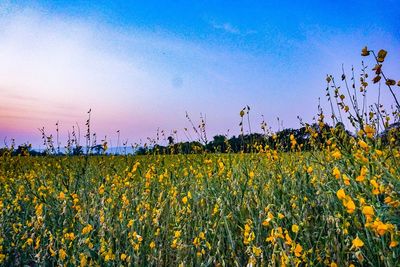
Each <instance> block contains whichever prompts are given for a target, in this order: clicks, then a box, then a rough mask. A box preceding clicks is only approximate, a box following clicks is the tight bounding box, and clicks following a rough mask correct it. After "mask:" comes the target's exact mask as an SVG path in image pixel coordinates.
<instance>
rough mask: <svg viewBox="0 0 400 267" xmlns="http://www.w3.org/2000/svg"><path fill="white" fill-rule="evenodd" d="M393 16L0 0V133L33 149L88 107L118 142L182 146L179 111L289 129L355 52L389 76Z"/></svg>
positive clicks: (285, 4) (357, 7)
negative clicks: (171, 138) (176, 141)
mask: <svg viewBox="0 0 400 267" xmlns="http://www.w3.org/2000/svg"><path fill="white" fill-rule="evenodd" d="M399 15H400V5H399V2H398V1H379V2H378V1H268V2H266V1H252V2H244V1H170V2H167V1H16V2H15V1H3V2H2V3H1V4H0V59H1V60H0V78H1V79H0V98H1V99H2V100H3V103H5V104H4V105H3V106H2V107H0V126H1V128H0V137H1V138H2V139H3V138H5V137H7V138H11V137H14V138H16V139H17V142H25V141H28V140H29V141H30V142H33V143H34V144H35V143H39V139H40V135H39V133H38V131H37V128H39V127H41V126H45V127H46V128H47V129H49V131H53V132H54V124H55V122H57V121H60V124H61V127H62V131H63V132H64V135H65V133H66V132H67V130H68V129H71V127H72V125H74V124H75V123H76V122H78V123H80V124H82V125H83V122H84V120H85V116H86V111H87V110H88V109H89V108H92V110H93V127H94V130H96V131H97V132H98V133H99V135H100V136H104V135H107V136H108V137H109V138H115V136H116V134H115V133H116V131H117V130H121V135H122V136H123V138H124V139H128V140H129V142H139V140H146V137H152V136H154V135H155V133H156V130H157V128H160V129H163V130H165V131H166V132H167V133H170V132H171V131H173V130H178V134H179V132H181V134H180V135H179V136H180V138H181V139H183V140H184V135H183V134H182V129H183V128H185V127H188V126H189V124H188V122H187V121H186V119H185V111H188V112H189V113H190V114H191V116H192V119H193V120H195V121H196V120H197V119H198V117H199V114H200V113H202V114H206V116H207V124H208V125H207V127H208V132H209V135H211V136H212V135H214V134H216V133H226V132H227V131H228V129H229V130H230V133H231V134H237V133H238V130H239V128H238V126H237V125H238V122H239V120H240V118H239V116H238V113H239V111H240V109H241V108H242V107H243V106H245V105H249V106H250V107H251V108H252V114H251V118H252V124H253V129H254V128H257V126H258V125H259V123H260V122H261V115H264V116H265V118H266V120H267V123H268V124H269V125H270V126H271V127H272V128H273V129H275V130H276V129H277V123H276V117H278V116H279V117H280V118H281V119H282V120H283V122H284V126H286V127H298V126H299V123H298V121H297V119H296V117H297V115H300V116H301V117H303V118H304V119H305V120H306V121H311V119H312V117H313V116H314V115H315V114H316V112H317V104H318V97H321V98H322V105H323V106H327V105H326V103H325V99H324V98H323V97H324V88H325V76H326V74H334V75H337V76H339V75H340V70H341V65H342V63H343V64H344V65H345V67H346V68H348V69H350V67H351V65H354V66H355V68H356V70H359V69H360V67H361V64H360V62H361V60H362V59H363V58H361V57H360V50H361V48H362V47H363V46H365V45H368V46H369V47H370V48H371V49H376V50H379V49H380V48H384V49H386V50H388V51H389V54H388V62H387V66H386V72H387V73H388V75H389V76H391V75H394V76H395V75H397V77H393V78H397V79H398V78H399V77H398V76H399V72H398V69H400V60H399V59H400V22H399V20H398V18H399ZM367 63H368V62H367ZM371 64H372V62H371ZM372 97H373V92H372ZM384 99H386V101H387V103H390V98H389V95H384Z"/></svg>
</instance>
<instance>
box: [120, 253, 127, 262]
mask: <svg viewBox="0 0 400 267" xmlns="http://www.w3.org/2000/svg"><path fill="white" fill-rule="evenodd" d="M127 257H128V256H127V255H126V254H124V253H122V254H121V261H124V260H125V259H126V258H127Z"/></svg>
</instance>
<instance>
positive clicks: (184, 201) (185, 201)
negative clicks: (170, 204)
mask: <svg viewBox="0 0 400 267" xmlns="http://www.w3.org/2000/svg"><path fill="white" fill-rule="evenodd" d="M187 202H188V198H187V197H186V196H184V197H183V198H182V203H183V204H185V205H186V203H187Z"/></svg>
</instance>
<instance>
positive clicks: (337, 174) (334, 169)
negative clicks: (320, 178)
mask: <svg viewBox="0 0 400 267" xmlns="http://www.w3.org/2000/svg"><path fill="white" fill-rule="evenodd" d="M332 175H333V176H335V178H336V179H339V178H340V171H339V169H338V167H334V168H333V171H332Z"/></svg>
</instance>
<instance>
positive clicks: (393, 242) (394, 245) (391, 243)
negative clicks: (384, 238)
mask: <svg viewBox="0 0 400 267" xmlns="http://www.w3.org/2000/svg"><path fill="white" fill-rule="evenodd" d="M398 245H399V242H397V241H393V240H392V241H391V242H390V244H389V247H390V248H395V247H397V246H398Z"/></svg>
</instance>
